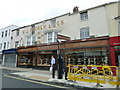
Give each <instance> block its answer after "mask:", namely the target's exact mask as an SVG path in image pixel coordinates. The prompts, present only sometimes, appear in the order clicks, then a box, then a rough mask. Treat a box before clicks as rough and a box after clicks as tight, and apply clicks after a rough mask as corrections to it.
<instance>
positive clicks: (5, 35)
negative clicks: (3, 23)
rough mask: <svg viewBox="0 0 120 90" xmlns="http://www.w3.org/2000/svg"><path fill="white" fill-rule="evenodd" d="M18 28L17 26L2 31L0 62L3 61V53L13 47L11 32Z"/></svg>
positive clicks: (0, 30)
mask: <svg viewBox="0 0 120 90" xmlns="http://www.w3.org/2000/svg"><path fill="white" fill-rule="evenodd" d="M16 28H18V26H16V25H10V26H7V27H5V28H2V29H0V60H2V51H3V50H6V49H10V46H11V32H12V30H13V29H16Z"/></svg>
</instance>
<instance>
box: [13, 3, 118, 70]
mask: <svg viewBox="0 0 120 90" xmlns="http://www.w3.org/2000/svg"><path fill="white" fill-rule="evenodd" d="M119 6H120V1H116V2H111V3H107V4H103V5H99V6H96V7H92V8H89V9H86V10H82V11H79V10H78V7H74V9H73V13H66V14H64V15H60V16H57V17H53V18H50V19H47V20H44V21H41V22H37V23H34V24H31V25H28V26H23V27H20V28H17V29H14V30H13V31H12V40H11V43H12V44H11V48H18V58H17V66H20V67H42V68H43V67H49V66H50V57H51V55H55V56H56V55H57V52H58V49H60V51H61V54H62V56H63V58H64V62H65V64H66V65H67V64H80V65H113V66H116V65H119V63H120V62H119V56H120V50H119V49H120V29H119V28H120V19H119V16H120V12H119V10H120V7H119ZM58 34H61V35H65V36H68V37H70V39H71V40H70V41H64V40H59V43H58V42H57V41H58V38H57V35H58ZM56 59H57V57H56Z"/></svg>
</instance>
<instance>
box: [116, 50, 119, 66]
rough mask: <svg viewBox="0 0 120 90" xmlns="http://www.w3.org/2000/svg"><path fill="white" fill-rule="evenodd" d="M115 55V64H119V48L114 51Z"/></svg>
mask: <svg viewBox="0 0 120 90" xmlns="http://www.w3.org/2000/svg"><path fill="white" fill-rule="evenodd" d="M115 57H116V65H117V66H120V50H117V51H116V53H115Z"/></svg>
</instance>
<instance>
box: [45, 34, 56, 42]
mask: <svg viewBox="0 0 120 90" xmlns="http://www.w3.org/2000/svg"><path fill="white" fill-rule="evenodd" d="M47 41H48V43H51V42H57V32H49V33H47Z"/></svg>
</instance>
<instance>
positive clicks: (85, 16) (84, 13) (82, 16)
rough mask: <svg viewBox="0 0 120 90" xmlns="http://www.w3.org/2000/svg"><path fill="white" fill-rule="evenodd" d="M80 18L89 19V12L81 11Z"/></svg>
mask: <svg viewBox="0 0 120 90" xmlns="http://www.w3.org/2000/svg"><path fill="white" fill-rule="evenodd" d="M80 19H81V20H87V19H88V12H87V11H85V12H81V13H80Z"/></svg>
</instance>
